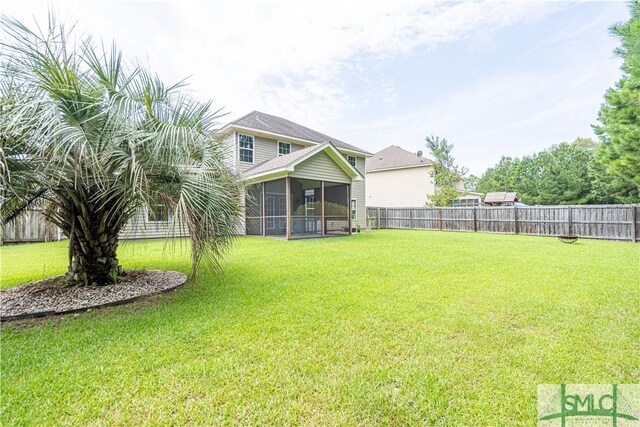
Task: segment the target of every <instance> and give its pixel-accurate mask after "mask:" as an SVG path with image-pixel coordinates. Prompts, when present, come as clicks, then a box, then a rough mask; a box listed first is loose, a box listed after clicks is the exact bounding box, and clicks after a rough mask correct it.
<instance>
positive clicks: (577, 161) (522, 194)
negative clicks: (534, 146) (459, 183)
mask: <svg viewBox="0 0 640 427" xmlns="http://www.w3.org/2000/svg"><path fill="white" fill-rule="evenodd" d="M597 146H598V143H597V142H595V141H593V140H590V139H588V138H578V139H576V140H575V141H574V142H572V143H571V144H568V143H562V144H558V145H554V146H552V147H551V148H550V149H548V150H544V151H541V152H539V153H535V154H533V155H529V156H523V157H522V158H515V159H513V158H510V157H503V158H502V159H501V160H500V162H499V163H498V164H497V165H496V166H494V167H493V168H489V169H487V171H486V172H485V173H484V174H483V175H482V177H481V178H480V179H479V181H478V187H477V188H478V191H480V192H483V193H489V192H493V191H515V192H517V193H518V197H519V198H520V199H521V200H522V201H524V202H525V203H529V204H543V205H555V204H586V203H606V202H612V201H616V199H615V198H613V197H611V196H609V197H607V191H608V187H606V186H604V182H605V181H606V179H607V177H606V175H604V174H603V171H602V168H599V169H598V168H596V167H594V162H595V160H594V150H596V149H597V148H596V147H597ZM596 180H600V181H601V183H602V184H601V185H600V186H599V187H598V190H597V191H595V190H594V182H596Z"/></svg>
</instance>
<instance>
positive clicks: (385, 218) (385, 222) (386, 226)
mask: <svg viewBox="0 0 640 427" xmlns="http://www.w3.org/2000/svg"><path fill="white" fill-rule="evenodd" d="M382 210H384V228H385V229H386V228H389V220H388V219H387V208H383V209H382ZM380 218H382V217H380Z"/></svg>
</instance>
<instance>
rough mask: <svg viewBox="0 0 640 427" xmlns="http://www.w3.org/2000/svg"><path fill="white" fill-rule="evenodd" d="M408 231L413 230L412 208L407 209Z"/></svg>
mask: <svg viewBox="0 0 640 427" xmlns="http://www.w3.org/2000/svg"><path fill="white" fill-rule="evenodd" d="M409 229H411V230H413V208H409Z"/></svg>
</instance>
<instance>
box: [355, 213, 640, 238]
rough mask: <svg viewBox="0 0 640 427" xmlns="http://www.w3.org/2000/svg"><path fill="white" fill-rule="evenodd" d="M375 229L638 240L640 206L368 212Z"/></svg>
mask: <svg viewBox="0 0 640 427" xmlns="http://www.w3.org/2000/svg"><path fill="white" fill-rule="evenodd" d="M367 216H368V218H369V221H368V223H369V226H370V227H371V228H398V229H413V230H449V231H471V232H473V231H477V232H483V233H504V234H526V235H532V236H562V235H577V236H578V237H586V238H592V239H608V240H630V241H640V206H639V205H584V206H524V207H496V206H491V207H458V208H449V207H442V208H436V207H417V208H378V207H368V208H367Z"/></svg>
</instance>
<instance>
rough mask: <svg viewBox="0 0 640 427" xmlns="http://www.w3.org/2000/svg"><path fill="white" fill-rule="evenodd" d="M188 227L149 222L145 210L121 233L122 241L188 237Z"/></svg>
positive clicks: (137, 214)
mask: <svg viewBox="0 0 640 427" xmlns="http://www.w3.org/2000/svg"><path fill="white" fill-rule="evenodd" d="M188 235H189V232H188V231H187V227H186V226H185V225H182V224H175V225H174V224H172V223H171V222H169V221H166V222H165V221H161V222H153V221H152V222H149V221H147V211H146V209H144V208H140V209H138V212H137V213H136V214H135V215H134V217H133V218H131V220H130V221H129V222H128V223H127V224H126V225H125V226H124V227H123V228H122V230H121V231H120V238H121V239H124V240H126V239H161V238H165V237H184V236H188Z"/></svg>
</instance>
